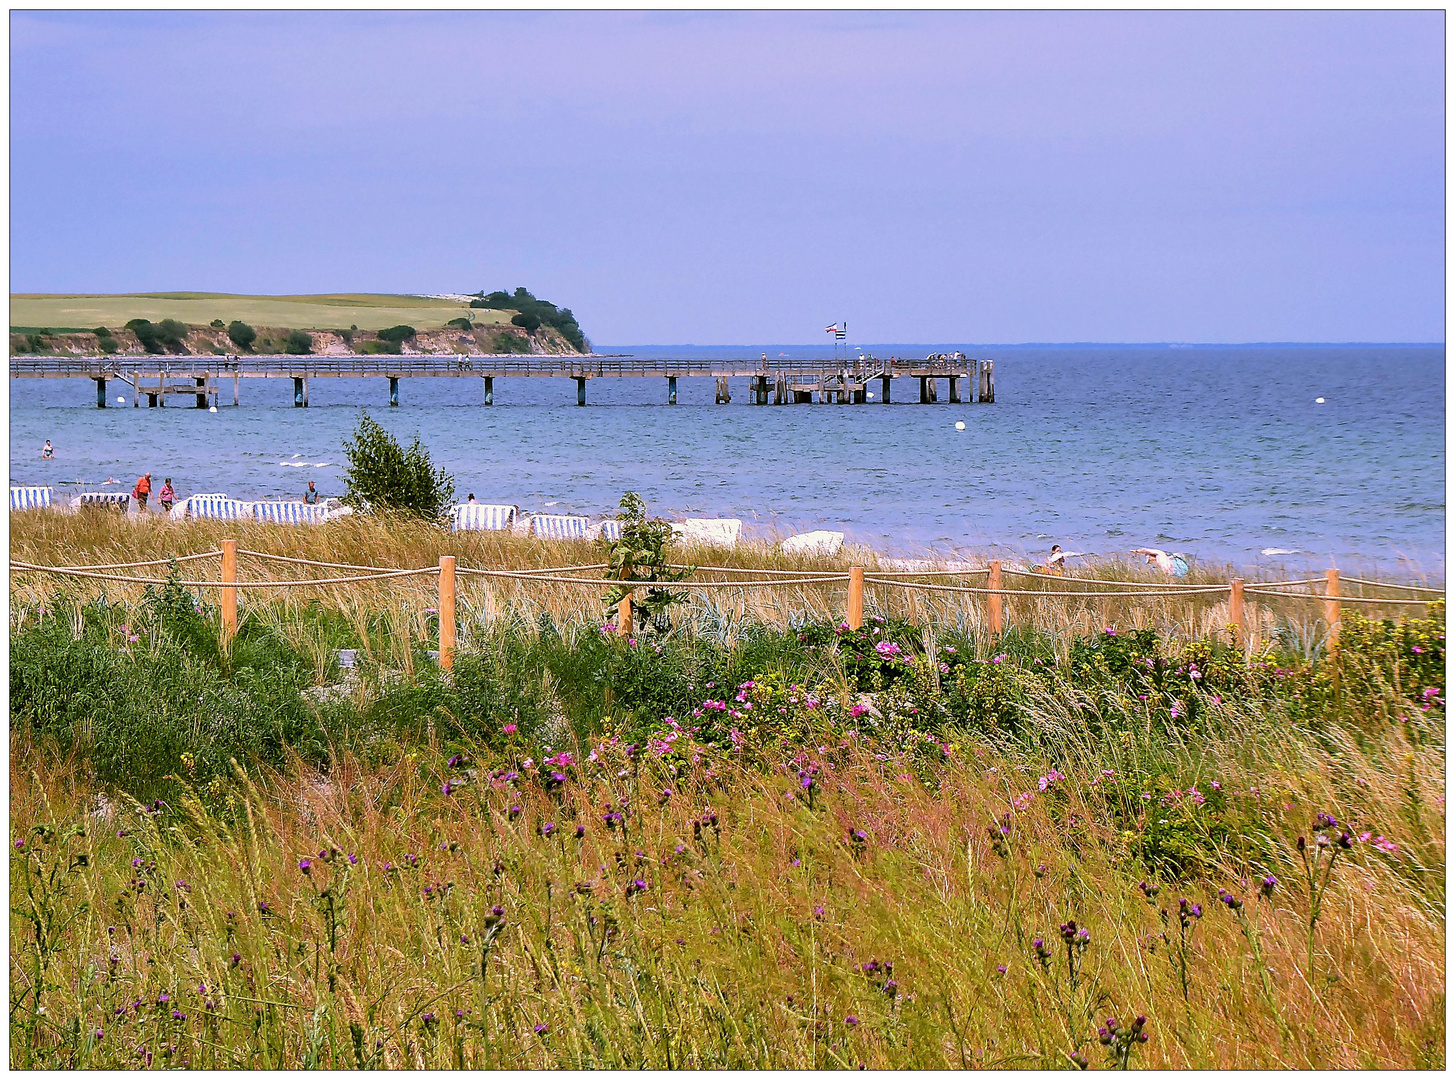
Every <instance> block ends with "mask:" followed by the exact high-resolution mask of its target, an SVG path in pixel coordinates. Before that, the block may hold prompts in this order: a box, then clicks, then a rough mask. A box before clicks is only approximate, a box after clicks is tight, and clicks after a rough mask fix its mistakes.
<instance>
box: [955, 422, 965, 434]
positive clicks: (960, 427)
mask: <svg viewBox="0 0 1455 1080" xmlns="http://www.w3.org/2000/svg"><path fill="white" fill-rule="evenodd" d="M955 430H956V431H964V430H965V421H963V420H956V421H955Z"/></svg>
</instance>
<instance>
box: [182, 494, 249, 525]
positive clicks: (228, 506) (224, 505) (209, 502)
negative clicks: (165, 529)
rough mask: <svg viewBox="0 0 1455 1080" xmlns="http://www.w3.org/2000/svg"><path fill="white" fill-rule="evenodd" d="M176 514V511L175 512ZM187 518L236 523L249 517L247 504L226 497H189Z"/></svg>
mask: <svg viewBox="0 0 1455 1080" xmlns="http://www.w3.org/2000/svg"><path fill="white" fill-rule="evenodd" d="M173 512H174V513H175V510H174V511H173ZM185 516H186V517H192V518H212V519H214V520H216V521H236V520H237V519H238V518H243V517H248V516H249V515H248V513H247V510H246V504H244V503H243V502H241V501H239V500H237V499H229V498H228V497H227V496H226V495H189V496H188V497H187V509H186V511H185Z"/></svg>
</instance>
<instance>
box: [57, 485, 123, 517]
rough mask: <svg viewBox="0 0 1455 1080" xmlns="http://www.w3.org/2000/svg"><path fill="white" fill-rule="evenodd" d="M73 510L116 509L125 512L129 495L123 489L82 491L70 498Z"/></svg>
mask: <svg viewBox="0 0 1455 1080" xmlns="http://www.w3.org/2000/svg"><path fill="white" fill-rule="evenodd" d="M71 507H72V509H75V510H116V511H119V512H120V513H123V514H124V513H126V512H127V510H129V509H130V508H131V496H130V495H128V494H127V493H126V492H124V491H83V492H81V494H79V495H77V496H76V497H75V498H74V499H72V500H71Z"/></svg>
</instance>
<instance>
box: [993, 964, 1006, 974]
mask: <svg viewBox="0 0 1455 1080" xmlns="http://www.w3.org/2000/svg"><path fill="white" fill-rule="evenodd" d="M995 970H996V972H997V974H1000V975H1004V974H1005V965H1004V964H996V965H995Z"/></svg>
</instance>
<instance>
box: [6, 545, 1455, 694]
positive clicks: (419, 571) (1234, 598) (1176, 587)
mask: <svg viewBox="0 0 1455 1080" xmlns="http://www.w3.org/2000/svg"><path fill="white" fill-rule="evenodd" d="M239 555H245V556H247V557H249V558H253V559H258V560H262V561H264V562H273V563H283V564H286V565H294V566H307V567H313V568H318V569H323V570H355V571H362V573H357V574H350V575H345V576H333V577H321V578H297V579H288V578H279V579H274V580H267V581H257V580H254V581H244V580H239V579H238V576H237V557H238V556H239ZM219 556H220V557H221V575H220V578H219V579H218V580H216V581H212V580H179V581H177V582H176V583H177V584H179V585H182V586H185V587H187V588H194V589H204V588H206V589H212V588H216V589H220V590H221V611H222V624H223V631H224V633H225V634H229V635H230V634H234V633H236V631H237V590H238V589H289V588H304V587H310V586H320V585H351V584H356V583H358V582H365V581H383V580H402V579H404V578H410V577H422V576H424V575H434V574H438V575H439V606H438V608H437V610H438V612H439V614H440V642H439V644H440V667H441V668H443V669H444V670H446V671H448V670H450V668H451V667H452V665H453V654H454V639H455V626H454V621H455V620H454V611H455V580H456V576H457V575H464V576H467V577H476V578H484V579H487V580H490V579H500V580H508V581H522V582H523V581H529V582H535V583H540V584H555V585H581V586H591V587H599V588H611V587H618V586H625V587H627V588H628V589H629V590H630V589H650V588H653V587H670V588H673V589H683V590H688V591H699V590H701V591H710V590H713V589H755V588H786V587H790V586H809V585H835V584H838V583H840V582H845V583H847V584H848V597H847V602H846V608H845V610H846V615H847V618H846V620H845V622H846V623H847V624H848V625H849V627H850V628H851V629H858V628H859V627H860V626H862V625H863V618H864V615H863V613H864V587H865V586H866V585H877V586H881V587H886V588H894V589H901V590H905V591H908V592H929V593H940V594H959V595H971V596H983V597H985V598H986V609H987V613H988V616H989V619H988V622H989V629H990V632H991V633H992V634H994V635H999V634H1001V633H1002V632H1004V629H1005V618H1004V616H1005V610H1004V603H1005V600H1006V599H1007V598H1009V597H1039V598H1040V599H1043V600H1050V599H1102V600H1110V599H1120V598H1123V597H1160V598H1171V597H1177V596H1185V597H1193V596H1206V597H1213V596H1221V595H1223V594H1226V595H1227V597H1228V615H1229V619H1228V624H1229V626H1230V627H1231V628H1232V630H1233V632H1234V636H1235V638H1236V639H1237V640H1238V641H1239V642H1242V641H1243V640H1244V638H1245V636H1246V628H1245V622H1244V611H1243V600H1244V597H1245V596H1246V595H1252V596H1266V597H1272V598H1277V599H1280V600H1317V601H1321V602H1322V603H1323V604H1324V618H1325V621H1326V622H1327V623H1328V626H1329V641H1330V647H1331V649H1333V648H1337V642H1338V632H1339V606H1340V604H1343V603H1350V604H1380V605H1425V604H1429V603H1432V602H1433V601H1432V600H1430V599H1420V598H1409V597H1379V596H1341V595H1340V592H1339V585H1340V577H1339V571H1338V570H1335V569H1330V570H1328V571H1326V572H1325V574H1324V577H1323V578H1321V579H1320V578H1305V579H1300V580H1295V581H1267V582H1256V583H1253V584H1244V582H1242V581H1241V580H1238V579H1236V578H1235V579H1234V580H1232V581H1230V582H1228V583H1227V584H1223V585H1217V584H1211V585H1182V584H1178V583H1176V582H1137V581H1110V580H1106V579H1100V578H1063V577H1061V576H1059V575H1048V574H1036V573H1033V572H1029V571H1024V570H1003V569H1002V567H1001V564H1000V562H999V560H991V562H990V564H989V565H988V566H986V567H983V568H972V569H965V570H925V571H919V570H903V571H872V572H870V573H868V574H866V573H865V571H864V568H863V567H858V566H855V567H850V568H849V571H848V572H847V573H842V572H836V571H812V570H807V571H799V570H775V569H769V568H761V569H760V568H752V567H732V566H699V567H689V566H680V565H679V566H673V567H672V568H673V569H677V570H691V571H693V572H695V573H699V574H753V575H756V577H754V578H749V579H746V580H745V579H727V580H716V581H714V580H696V581H693V580H684V581H673V582H648V581H632V580H629V579H628V580H623V579H620V578H607V577H581V576H576V575H579V574H584V573H599V572H600V571H602V570H605V569H607V564H605V563H592V564H586V565H580V566H553V567H542V568H538V569H527V570H488V569H485V568H483V567H464V566H462V567H456V565H455V557H454V556H453V555H442V556H440V560H439V565H438V567H435V566H421V567H417V568H397V567H379V566H361V565H358V564H354V563H334V562H323V561H320V560H317V559H304V558H298V557H295V556H289V555H274V554H270V553H268V552H263V551H250V550H247V549H241V550H240V549H239V548H238V547H237V541H235V540H224V541H223V542H222V547H221V548H219V549H217V550H215V551H204V552H198V553H196V554H193V555H181V556H177V557H174V558H168V559H150V560H146V561H142V562H132V563H105V564H97V565H95V566H43V565H40V564H38V563H30V562H21V561H18V560H12V561H11V563H10V569H11V570H12V572H20V573H34V574H45V575H52V576H56V577H70V578H80V579H83V580H94V581H114V582H122V583H126V584H135V585H165V584H167V583H168V579H166V578H155V577H141V576H138V575H126V574H115V573H109V572H108V571H114V570H124V569H132V568H135V567H143V566H160V565H169V564H173V563H182V562H192V561H196V560H200V559H211V558H218V557H219ZM1003 573H1010V574H1014V575H1016V576H1019V577H1035V578H1037V579H1039V580H1042V581H1043V582H1044V583H1045V584H1046V586H1048V587H1047V588H1044V589H1012V588H1005V587H1004V586H1003V585H1002V584H1001V576H1002V574H1003ZM949 574H958V575H961V576H964V577H971V576H976V577H978V576H980V575H982V574H984V575H987V577H988V579H987V581H986V584H985V586H984V587H981V586H975V585H942V584H934V583H932V582H927V581H910V580H902V579H904V578H907V577H921V578H923V577H943V576H945V575H949ZM1343 580H1344V581H1347V582H1349V583H1351V584H1356V585H1362V586H1366V587H1372V588H1380V589H1405V590H1409V591H1414V592H1421V593H1426V594H1434V595H1435V596H1439V597H1442V596H1444V590H1442V589H1434V588H1431V587H1429V586H1422V585H1401V584H1396V583H1393V582H1384V581H1373V580H1370V579H1367V578H1344V579H1343ZM1062 582H1065V583H1066V584H1068V585H1076V586H1085V585H1100V586H1111V587H1112V590H1111V591H1104V590H1099V589H1098V590H1090V589H1085V588H1069V589H1068V588H1057V587H1055V586H1057V585H1059V584H1060V583H1062ZM1318 584H1322V585H1323V586H1324V591H1323V592H1322V593H1319V592H1313V591H1309V592H1282V591H1280V590H1282V589H1288V588H1295V587H1299V586H1311V585H1318ZM446 622H448V623H449V625H448V626H446ZM631 626H632V599H631V592H630V591H629V592H628V593H627V595H626V596H625V597H623V599H622V600H621V601H620V603H619V604H618V607H617V620H616V631H617V633H619V634H623V635H625V634H630V633H631Z"/></svg>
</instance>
